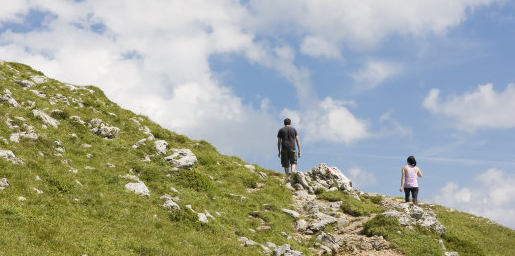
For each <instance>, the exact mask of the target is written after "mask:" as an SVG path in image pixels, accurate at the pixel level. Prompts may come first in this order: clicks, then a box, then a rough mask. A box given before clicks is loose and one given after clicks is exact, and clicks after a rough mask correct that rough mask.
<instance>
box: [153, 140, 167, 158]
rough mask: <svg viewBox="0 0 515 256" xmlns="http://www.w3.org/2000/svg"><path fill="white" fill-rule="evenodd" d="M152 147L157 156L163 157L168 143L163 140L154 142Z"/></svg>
mask: <svg viewBox="0 0 515 256" xmlns="http://www.w3.org/2000/svg"><path fill="white" fill-rule="evenodd" d="M154 145H155V147H156V151H157V154H158V155H164V154H166V147H167V146H168V142H166V141H164V140H156V141H155V142H154Z"/></svg>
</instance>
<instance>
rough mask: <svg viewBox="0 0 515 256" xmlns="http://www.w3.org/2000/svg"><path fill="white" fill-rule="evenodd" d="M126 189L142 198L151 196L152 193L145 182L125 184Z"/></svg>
mask: <svg viewBox="0 0 515 256" xmlns="http://www.w3.org/2000/svg"><path fill="white" fill-rule="evenodd" d="M125 188H126V189H127V190H129V191H132V192H134V193H136V194H138V195H142V196H150V191H149V190H148V187H147V186H146V185H145V183H143V182H141V181H140V182H131V183H127V184H125Z"/></svg>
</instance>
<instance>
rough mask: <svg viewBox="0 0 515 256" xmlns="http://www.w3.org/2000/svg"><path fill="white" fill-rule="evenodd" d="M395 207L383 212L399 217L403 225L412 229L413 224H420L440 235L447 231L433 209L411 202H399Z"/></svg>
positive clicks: (386, 214) (385, 214) (390, 216)
mask: <svg viewBox="0 0 515 256" xmlns="http://www.w3.org/2000/svg"><path fill="white" fill-rule="evenodd" d="M393 208H394V209H392V210H390V211H387V212H384V213H382V214H383V215H384V216H386V217H389V218H395V219H397V220H398V221H399V224H401V226H404V227H407V228H409V229H411V228H412V225H414V224H419V225H420V226H421V227H422V228H426V229H429V230H431V231H433V232H435V233H436V234H437V235H439V236H441V235H442V234H443V233H444V232H445V227H444V226H443V225H442V224H441V223H440V222H439V221H438V220H437V219H436V214H435V213H434V212H433V211H432V210H424V209H422V208H421V207H419V206H418V205H414V204H411V203H402V204H398V205H396V206H394V207H393Z"/></svg>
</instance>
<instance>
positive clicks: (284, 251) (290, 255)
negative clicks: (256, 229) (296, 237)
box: [274, 244, 302, 256]
mask: <svg viewBox="0 0 515 256" xmlns="http://www.w3.org/2000/svg"><path fill="white" fill-rule="evenodd" d="M301 255H302V252H299V251H295V250H293V249H292V248H291V246H290V245H289V244H283V245H281V246H279V247H277V248H275V249H274V256H301Z"/></svg>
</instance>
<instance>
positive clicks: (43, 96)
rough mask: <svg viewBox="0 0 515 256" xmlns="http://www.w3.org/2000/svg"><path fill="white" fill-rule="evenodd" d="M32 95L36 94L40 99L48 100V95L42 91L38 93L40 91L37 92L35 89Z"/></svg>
mask: <svg viewBox="0 0 515 256" xmlns="http://www.w3.org/2000/svg"><path fill="white" fill-rule="evenodd" d="M30 91H31V92H32V93H34V94H36V96H38V97H40V98H46V94H45V93H44V92H42V91H38V90H35V89H32V90H30Z"/></svg>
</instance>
